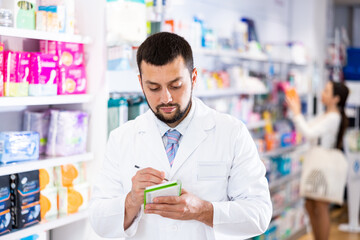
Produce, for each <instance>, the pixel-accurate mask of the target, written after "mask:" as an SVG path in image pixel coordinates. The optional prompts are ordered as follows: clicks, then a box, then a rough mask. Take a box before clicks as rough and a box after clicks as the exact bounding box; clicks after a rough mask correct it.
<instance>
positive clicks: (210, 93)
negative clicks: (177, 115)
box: [194, 88, 268, 98]
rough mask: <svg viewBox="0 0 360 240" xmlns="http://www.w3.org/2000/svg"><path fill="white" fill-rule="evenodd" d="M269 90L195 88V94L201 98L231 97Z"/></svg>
mask: <svg viewBox="0 0 360 240" xmlns="http://www.w3.org/2000/svg"><path fill="white" fill-rule="evenodd" d="M267 93H268V91H244V90H238V89H232V88H228V89H212V90H195V91H194V95H195V96H196V97H199V98H217V97H228V96H229V97H230V96H236V95H261V94H267Z"/></svg>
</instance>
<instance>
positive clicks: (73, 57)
mask: <svg viewBox="0 0 360 240" xmlns="http://www.w3.org/2000/svg"><path fill="white" fill-rule="evenodd" d="M40 51H41V52H42V53H50V54H56V55H58V56H59V58H60V61H59V64H60V66H61V67H64V66H66V67H74V66H81V65H83V64H84V45H83V44H80V43H68V42H56V41H46V40H43V41H41V42H40Z"/></svg>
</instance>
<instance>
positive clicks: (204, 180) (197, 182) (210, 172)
mask: <svg viewBox="0 0 360 240" xmlns="http://www.w3.org/2000/svg"><path fill="white" fill-rule="evenodd" d="M194 178H195V179H194V187H195V189H196V193H197V195H198V196H199V197H201V198H203V199H205V200H207V201H221V200H224V199H226V197H227V182H228V167H227V164H226V162H223V161H197V162H196V166H195V173H194Z"/></svg>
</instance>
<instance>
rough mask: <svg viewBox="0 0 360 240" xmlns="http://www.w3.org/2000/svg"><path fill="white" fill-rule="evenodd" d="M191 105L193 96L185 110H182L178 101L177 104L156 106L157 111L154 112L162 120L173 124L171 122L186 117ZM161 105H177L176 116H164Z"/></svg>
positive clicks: (162, 105) (164, 105) (163, 105)
mask: <svg viewBox="0 0 360 240" xmlns="http://www.w3.org/2000/svg"><path fill="white" fill-rule="evenodd" d="M190 106H191V98H190V100H189V103H188V104H187V106H186V108H185V110H184V111H180V105H179V104H177V103H176V104H169V105H166V104H161V105H159V106H157V107H156V111H157V112H156V113H155V112H154V111H153V112H154V114H155V116H156V117H157V118H158V119H159V120H160V121H162V122H164V123H169V124H171V123H175V122H177V121H179V120H180V119H182V118H183V117H184V115H185V114H186V113H187V112H188V110H189V108H190ZM161 107H176V112H175V115H174V117H173V118H170V119H166V118H164V116H163V115H162V114H160V108H161Z"/></svg>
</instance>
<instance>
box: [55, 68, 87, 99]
mask: <svg viewBox="0 0 360 240" xmlns="http://www.w3.org/2000/svg"><path fill="white" fill-rule="evenodd" d="M86 87H87V80H86V71H85V68H84V66H80V67H70V68H67V67H61V68H60V82H59V84H58V95H67V94H83V93H86Z"/></svg>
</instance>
